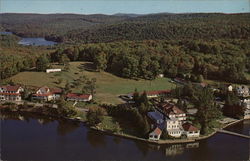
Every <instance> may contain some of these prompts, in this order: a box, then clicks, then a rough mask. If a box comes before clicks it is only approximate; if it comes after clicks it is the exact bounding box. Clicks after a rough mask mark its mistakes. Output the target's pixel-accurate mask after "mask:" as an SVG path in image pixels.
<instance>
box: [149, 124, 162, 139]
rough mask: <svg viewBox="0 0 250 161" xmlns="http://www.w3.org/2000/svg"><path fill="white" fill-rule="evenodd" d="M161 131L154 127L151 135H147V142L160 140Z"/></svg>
mask: <svg viewBox="0 0 250 161" xmlns="http://www.w3.org/2000/svg"><path fill="white" fill-rule="evenodd" d="M161 134H162V131H161V129H160V128H158V127H156V128H155V129H154V130H153V131H152V132H151V133H149V140H154V141H157V140H160V137H161Z"/></svg>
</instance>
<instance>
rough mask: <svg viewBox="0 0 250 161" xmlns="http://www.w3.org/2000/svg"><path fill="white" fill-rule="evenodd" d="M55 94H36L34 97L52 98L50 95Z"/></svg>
mask: <svg viewBox="0 0 250 161" xmlns="http://www.w3.org/2000/svg"><path fill="white" fill-rule="evenodd" d="M52 94H53V93H51V92H48V93H44V94H37V93H35V94H33V96H37V97H48V96H50V95H52Z"/></svg>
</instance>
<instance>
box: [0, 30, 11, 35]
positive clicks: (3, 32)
mask: <svg viewBox="0 0 250 161" xmlns="http://www.w3.org/2000/svg"><path fill="white" fill-rule="evenodd" d="M12 34H13V33H12V32H7V31H1V32H0V35H12Z"/></svg>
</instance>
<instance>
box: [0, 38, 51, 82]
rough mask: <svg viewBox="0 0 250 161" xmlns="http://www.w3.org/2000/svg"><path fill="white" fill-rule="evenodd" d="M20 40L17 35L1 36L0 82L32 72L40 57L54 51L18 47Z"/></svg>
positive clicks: (41, 48) (44, 48) (43, 48)
mask: <svg viewBox="0 0 250 161" xmlns="http://www.w3.org/2000/svg"><path fill="white" fill-rule="evenodd" d="M19 39H20V38H19V37H17V36H15V35H0V80H1V79H4V78H8V77H10V76H12V75H15V74H17V73H18V72H21V71H27V70H31V69H32V68H33V67H34V66H35V65H36V61H37V59H38V57H39V56H40V55H47V54H49V53H51V52H53V51H54V49H50V48H46V47H33V46H21V45H18V44H17V42H18V41H19Z"/></svg>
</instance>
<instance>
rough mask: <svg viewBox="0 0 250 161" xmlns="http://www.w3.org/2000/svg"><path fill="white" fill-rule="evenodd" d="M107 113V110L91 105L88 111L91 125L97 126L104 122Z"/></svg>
mask: <svg viewBox="0 0 250 161" xmlns="http://www.w3.org/2000/svg"><path fill="white" fill-rule="evenodd" d="M104 115H105V110H104V109H103V108H101V107H96V106H93V107H90V108H89V111H88V113H87V120H88V123H89V124H90V125H91V126H95V125H97V124H99V123H101V122H102V120H103V118H104Z"/></svg>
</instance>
